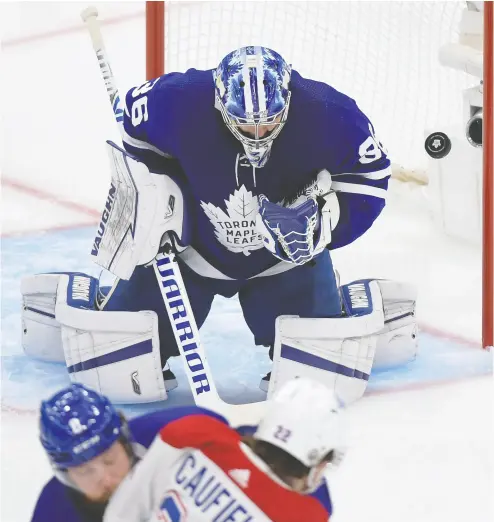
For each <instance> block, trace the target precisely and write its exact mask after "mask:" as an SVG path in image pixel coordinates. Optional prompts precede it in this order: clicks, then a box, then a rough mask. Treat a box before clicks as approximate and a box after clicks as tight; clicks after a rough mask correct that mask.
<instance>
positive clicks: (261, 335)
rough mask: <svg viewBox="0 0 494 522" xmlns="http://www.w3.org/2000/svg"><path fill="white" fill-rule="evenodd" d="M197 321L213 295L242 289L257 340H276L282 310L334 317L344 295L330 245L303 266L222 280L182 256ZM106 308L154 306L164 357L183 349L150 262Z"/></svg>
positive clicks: (241, 296) (244, 307) (267, 342)
mask: <svg viewBox="0 0 494 522" xmlns="http://www.w3.org/2000/svg"><path fill="white" fill-rule="evenodd" d="M180 269H181V272H182V276H183V279H184V283H185V287H186V289H187V293H188V295H189V299H190V303H191V306H192V310H193V312H194V316H195V319H196V321H197V326H198V327H199V328H200V327H201V326H202V325H203V324H204V322H205V320H206V318H207V316H208V314H209V311H210V310H211V305H212V303H213V299H214V297H215V295H222V296H224V297H228V298H230V297H233V296H234V295H236V294H238V297H239V301H240V305H241V307H242V311H243V315H244V318H245V321H246V323H247V325H248V327H249V329H250V331H251V332H252V333H253V334H254V339H255V343H256V344H257V345H263V346H273V345H274V337H275V320H276V318H277V317H278V316H279V315H299V316H301V317H314V318H316V317H336V316H339V315H341V305H340V297H339V292H338V288H337V284H336V278H335V274H334V271H333V264H332V262H331V257H330V254H329V251H328V250H324V252H322V253H321V254H320V255H319V256H317V257H316V258H314V259H313V260H312V261H310V262H308V263H306V264H305V265H302V266H297V267H294V268H292V269H291V270H287V271H286V272H282V273H281V274H276V275H272V276H266V277H257V278H253V279H248V280H242V281H239V280H236V281H231V280H222V279H212V278H208V277H203V276H200V275H198V274H196V273H195V272H193V271H192V270H191V269H190V268H189V267H188V266H187V265H185V264H184V263H183V262H180ZM105 310H106V311H133V312H137V311H140V310H153V311H155V312H156V313H157V314H158V318H159V336H160V350H161V359H162V363H163V364H165V362H166V361H167V360H168V358H169V357H173V356H176V355H179V351H178V348H177V345H176V343H175V338H174V335H173V330H172V327H171V324H170V321H169V319H168V315H167V313H166V309H165V305H164V303H163V299H162V297H161V292H160V290H159V287H158V284H157V282H156V277H155V274H154V270H153V268H152V267H148V268H146V267H144V266H138V267H137V268H136V269H135V271H134V274H133V275H132V277H131V278H130V280H129V281H120V282H119V283H118V285H117V287H116V289H115V291H114V293H113V295H112V297H111V298H110V300H109V302H108V303H107V305H106V307H105Z"/></svg>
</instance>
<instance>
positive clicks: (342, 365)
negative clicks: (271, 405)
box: [268, 280, 417, 404]
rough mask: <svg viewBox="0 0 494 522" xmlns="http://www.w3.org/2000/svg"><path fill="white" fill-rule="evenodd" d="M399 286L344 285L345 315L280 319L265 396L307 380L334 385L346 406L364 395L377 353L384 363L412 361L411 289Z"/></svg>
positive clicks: (368, 282) (381, 283)
mask: <svg viewBox="0 0 494 522" xmlns="http://www.w3.org/2000/svg"><path fill="white" fill-rule="evenodd" d="M387 283H389V284H387ZM400 285H401V284H395V283H393V282H387V281H376V280H362V281H356V282H354V283H351V284H349V285H344V286H343V287H342V301H343V303H344V308H345V311H346V313H347V315H346V316H343V317H339V318H328V319H303V318H300V317H296V316H295V317H294V316H280V317H278V319H277V322H276V338H275V346H274V357H273V370H272V373H271V380H270V384H269V391H268V398H269V397H271V396H272V395H273V393H274V392H275V390H276V389H277V388H279V387H280V386H281V385H282V384H283V383H285V382H286V381H288V380H290V379H293V378H295V377H309V378H312V379H315V380H318V381H321V382H323V383H324V384H326V385H327V386H331V387H333V388H334V390H335V392H336V394H337V395H338V396H339V397H340V399H341V400H342V401H343V402H344V403H346V404H349V403H351V402H354V401H355V400H357V399H359V398H360V397H362V395H363V394H364V392H365V389H366V387H367V382H368V380H369V376H370V373H371V369H372V367H373V365H374V361H375V358H376V352H377V351H381V352H382V353H383V355H382V359H383V361H389V360H391V359H392V358H393V357H394V361H395V362H396V361H403V360H404V359H407V360H409V359H410V357H414V356H415V353H416V351H417V339H416V325H415V318H414V309H415V298H414V291H413V289H411V288H410V287H409V286H408V285H401V286H400ZM383 293H384V294H385V295H386V299H384V296H383ZM397 353H399V354H400V355H396V354H397ZM390 354H391V355H390ZM403 354H405V355H403Z"/></svg>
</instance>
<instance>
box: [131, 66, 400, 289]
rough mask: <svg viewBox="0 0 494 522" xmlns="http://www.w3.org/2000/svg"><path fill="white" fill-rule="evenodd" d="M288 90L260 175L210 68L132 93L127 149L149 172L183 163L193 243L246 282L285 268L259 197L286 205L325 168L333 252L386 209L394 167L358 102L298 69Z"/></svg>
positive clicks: (214, 264) (207, 259)
mask: <svg viewBox="0 0 494 522" xmlns="http://www.w3.org/2000/svg"><path fill="white" fill-rule="evenodd" d="M290 89H291V93H292V94H291V101H290V108H289V111H288V118H287V122H286V124H285V126H284V128H283V130H282V131H281V133H280V135H279V136H278V137H277V138H276V139H275V140H274V142H273V146H272V150H271V155H270V157H269V160H268V162H267V164H266V165H265V166H264V167H263V168H260V169H255V168H253V167H252V166H251V165H250V163H249V162H248V161H247V159H246V157H245V155H244V150H243V147H242V144H241V143H240V141H238V140H237V139H236V138H235V137H234V136H233V134H232V133H231V132H230V131H229V130H228V128H227V127H226V125H225V123H224V121H223V119H222V117H221V114H220V112H219V111H218V110H217V109H216V108H215V106H214V104H215V90H214V83H213V75H212V71H211V70H208V71H200V70H195V69H190V70H188V71H187V72H185V73H170V74H167V75H164V76H161V77H160V78H157V79H155V80H152V81H149V82H147V83H145V84H143V85H141V86H139V87H136V88H134V89H131V90H130V91H129V92H128V93H127V95H126V100H125V111H124V113H125V114H124V130H125V133H124V146H125V148H126V149H127V151H128V152H129V153H131V154H132V155H134V156H136V157H137V158H138V159H141V160H142V161H144V162H145V163H146V164H147V165H148V167H149V168H150V170H151V171H152V172H164V171H165V170H166V167H165V165H166V162H167V159H168V158H174V159H175V160H177V161H178V163H179V164H180V167H181V173H180V176H181V177H182V179H181V180H179V181H181V186H182V187H185V190H186V191H187V193H186V196H187V198H188V200H189V206H188V210H187V213H188V215H187V218H186V219H188V220H189V222H190V223H191V228H192V230H191V236H192V237H191V241H190V244H191V246H192V247H193V250H194V252H197V254H198V255H199V256H200V257H201V260H204V261H205V262H206V263H208V264H209V265H210V266H212V267H213V269H214V270H216V271H219V272H221V274H223V275H224V276H226V277H227V278H233V279H247V278H249V277H253V276H255V275H258V274H260V273H262V272H264V271H265V270H268V269H269V268H271V267H272V266H274V265H275V264H277V263H278V262H279V261H278V260H277V259H276V258H275V257H273V256H272V254H271V253H270V252H269V251H267V250H266V249H265V248H264V247H263V239H262V237H261V236H260V235H259V233H258V232H257V230H256V225H255V221H256V215H257V214H258V208H259V205H258V196H259V195H260V194H264V195H265V196H267V198H268V199H269V200H270V201H272V202H275V203H279V204H283V205H288V204H290V203H292V202H294V201H295V200H297V199H298V198H299V197H300V196H303V195H304V194H307V193H308V191H310V190H313V189H314V184H315V183H316V179H317V175H318V173H320V172H321V171H324V170H326V171H328V172H329V173H330V174H331V176H332V190H334V191H335V192H336V193H337V195H338V200H339V204H340V218H339V221H338V223H337V225H336V228H335V229H334V230H333V234H332V240H331V244H330V245H329V248H330V249H336V248H339V247H342V246H345V245H347V244H349V243H351V242H352V241H354V240H355V239H357V238H358V237H360V236H361V235H362V234H363V233H364V232H365V231H366V230H368V229H369V227H370V226H371V225H372V223H373V222H374V220H375V219H376V218H377V216H378V215H379V214H380V212H381V211H382V209H383V207H384V205H385V196H386V190H387V185H388V179H389V175H390V162H389V159H388V157H387V155H386V151H385V149H384V147H383V145H382V144H381V143H380V141H379V140H378V138H377V137H376V136H375V133H374V129H373V127H372V125H371V123H370V121H369V120H368V118H367V117H366V116H365V115H364V114H363V113H362V112H361V111H360V109H359V108H358V106H357V104H356V103H355V101H354V100H352V99H351V98H349V97H347V96H345V95H344V94H342V93H340V92H338V91H337V90H335V89H334V88H332V87H330V86H329V85H327V84H324V83H321V82H317V81H313V80H308V79H305V78H303V77H302V76H301V75H300V74H299V73H297V72H296V71H293V72H292V76H291V82H290ZM168 161H169V160H168ZM211 276H212V277H214V276H213V275H212V274H211Z"/></svg>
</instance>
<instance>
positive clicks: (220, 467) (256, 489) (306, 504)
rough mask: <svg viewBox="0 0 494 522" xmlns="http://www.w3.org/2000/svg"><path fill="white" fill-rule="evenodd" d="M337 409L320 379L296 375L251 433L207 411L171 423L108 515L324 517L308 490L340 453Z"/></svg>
mask: <svg viewBox="0 0 494 522" xmlns="http://www.w3.org/2000/svg"><path fill="white" fill-rule="evenodd" d="M338 410H339V407H338V402H337V399H336V397H335V395H334V393H333V392H332V391H331V390H329V389H328V388H327V387H325V386H324V385H323V384H320V383H318V382H315V381H311V380H309V379H293V380H291V381H289V382H287V383H286V384H285V385H284V386H283V387H282V388H281V389H280V390H279V391H278V392H277V394H276V396H275V398H274V399H273V400H272V401H271V402H270V403H269V404H268V409H267V411H266V412H265V413H264V414H263V416H262V419H261V421H260V423H259V426H258V428H257V430H256V431H255V432H254V434H253V435H252V436H251V437H248V436H247V437H243V438H242V437H241V436H240V435H239V434H238V433H237V432H235V431H234V430H232V429H231V428H229V427H228V426H226V425H225V424H223V423H221V422H219V421H218V420H217V419H213V418H210V417H204V416H190V417H186V418H183V419H180V420H177V421H175V422H173V423H170V424H168V425H167V426H165V427H164V428H163V429H162V430H161V431H160V434H159V436H158V437H157V438H156V440H155V442H154V443H153V444H152V446H151V447H150V449H149V451H148V453H147V454H146V456H145V457H144V458H143V459H142V461H141V462H140V463H139V464H138V465H137V466H136V467H135V469H134V470H133V471H132V473H131V474H130V475H129V476H128V477H127V479H126V480H125V481H124V482H123V483H122V485H121V486H120V488H119V489H118V490H117V492H116V493H115V495H114V496H113V497H112V499H111V501H110V504H109V506H108V509H107V511H106V513H105V522H136V521H153V522H158V521H159V520H173V521H177V522H179V521H181V520H183V521H185V520H190V521H193V522H201V521H215V522H220V521H221V522H226V521H232V522H233V521H242V522H247V521H251V522H254V521H255V522H263V521H266V522H267V521H270V520H273V521H275V522H303V521H306V520H310V521H311V522H327V520H328V517H329V515H330V514H331V508H330V509H329V510H328V507H327V506H324V505H323V504H322V503H321V502H320V501H319V500H316V499H315V498H313V497H312V496H309V493H311V492H313V491H315V490H316V489H317V488H319V487H320V486H321V484H322V483H323V476H324V471H325V469H326V467H327V465H328V464H329V463H331V462H333V463H334V462H335V461H337V460H338V458H339V454H340V449H339V448H340V444H341V441H340V440H339V419H338V418H339V411H338Z"/></svg>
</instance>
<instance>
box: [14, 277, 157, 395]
mask: <svg viewBox="0 0 494 522" xmlns="http://www.w3.org/2000/svg"><path fill="white" fill-rule="evenodd" d="M97 284H98V283H97V281H96V280H95V279H94V278H92V277H89V276H87V275H85V274H56V275H51V274H50V275H47V274H42V275H40V276H34V279H33V278H26V279H25V280H24V281H23V285H24V286H23V298H24V303H26V302H28V303H29V304H32V303H34V304H36V305H37V306H38V308H35V309H34V311H33V310H25V311H24V317H23V322H24V323H25V324H26V326H27V330H28V332H29V333H27V334H25V337H24V340H25V341H26V342H25V343H24V349H25V351H26V353H27V354H28V355H33V356H34V357H40V354H43V353H50V354H55V350H54V351H53V352H51V351H50V350H51V348H50V346H51V343H53V344H54V345H57V350H60V349H61V350H62V361H64V362H65V364H66V366H67V370H68V372H69V376H70V380H71V381H72V382H79V383H82V384H85V385H87V386H89V387H91V388H93V389H95V390H97V391H99V392H100V393H103V394H104V395H107V396H108V397H109V398H110V399H111V400H112V401H113V402H115V403H124V404H125V403H126V404H131V403H141V402H154V401H161V400H164V399H166V397H167V394H166V390H165V385H164V381H163V373H162V368H161V357H160V350H159V334H158V318H157V315H156V313H155V312H152V311H141V312H105V311H99V310H95V309H93V306H92V303H94V297H95V295H96V292H97ZM36 290H39V293H36ZM24 292H26V293H24ZM42 305H43V306H42ZM30 308H34V307H33V306H32V307H30ZM40 311H41V312H43V313H41V314H40V313H39V312H40ZM27 312H29V314H30V315H27ZM45 313H49V314H50V317H49V318H48V319H49V320H50V321H48V319H47V320H45V319H44V317H45ZM31 314H33V316H32V317H31ZM40 317H41V318H40ZM56 332H58V336H57V333H56ZM34 335H36V336H37V339H38V344H37V345H36V343H35V341H36V340H35V339H34ZM40 346H42V348H41V349H40V348H39V347H40ZM56 353H57V354H58V352H56ZM45 359H46V358H45ZM52 360H54V357H52Z"/></svg>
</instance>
